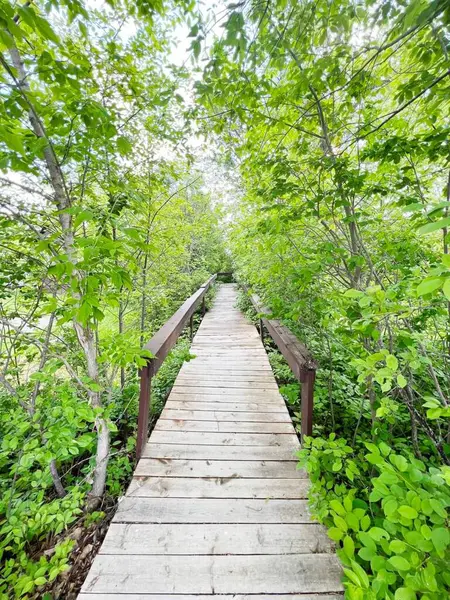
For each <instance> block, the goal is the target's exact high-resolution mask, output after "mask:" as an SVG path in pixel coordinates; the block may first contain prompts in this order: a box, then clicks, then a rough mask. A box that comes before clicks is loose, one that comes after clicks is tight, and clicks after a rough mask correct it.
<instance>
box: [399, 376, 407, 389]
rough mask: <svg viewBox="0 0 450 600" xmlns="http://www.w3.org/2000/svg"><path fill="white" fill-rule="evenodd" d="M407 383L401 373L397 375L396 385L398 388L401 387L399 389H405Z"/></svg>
mask: <svg viewBox="0 0 450 600" xmlns="http://www.w3.org/2000/svg"><path fill="white" fill-rule="evenodd" d="M407 383H408V382H407V381H406V379H405V377H404V376H403V375H402V374H401V373H399V374H398V375H397V384H398V386H399V387H401V388H404V387H406V384H407Z"/></svg>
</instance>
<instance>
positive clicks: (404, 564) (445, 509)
mask: <svg viewBox="0 0 450 600" xmlns="http://www.w3.org/2000/svg"><path fill="white" fill-rule="evenodd" d="M364 446H365V448H364V447H359V448H358V449H357V450H355V449H354V448H352V447H351V446H349V445H348V444H347V442H346V440H344V439H343V438H336V437H335V435H334V434H331V435H330V436H329V438H328V439H322V438H317V439H313V438H308V439H307V440H305V441H304V444H303V449H302V450H301V451H300V456H301V460H300V464H301V465H302V466H304V467H306V469H307V470H308V473H309V475H310V478H311V482H312V488H311V498H312V500H313V502H312V506H313V510H314V514H315V515H316V516H317V517H318V518H319V519H320V520H321V521H322V522H323V523H325V524H326V525H327V526H328V527H329V529H328V535H329V536H330V538H331V539H332V540H334V541H335V542H336V545H337V547H338V554H339V557H340V559H341V561H342V563H343V564H344V572H345V575H346V583H345V585H346V590H347V592H346V596H347V597H348V598H352V599H353V598H354V599H361V600H363V599H364V600H366V599H367V600H370V599H373V600H375V599H377V598H394V597H395V598H396V599H398V598H399V599H400V600H401V599H402V598H419V597H420V598H428V599H430V600H432V599H433V600H438V599H440V598H444V597H446V596H447V595H448V593H449V592H450V575H449V572H448V564H449V560H450V534H449V529H448V525H449V507H450V486H449V485H448V481H446V477H445V474H444V471H443V470H442V469H438V468H435V467H428V468H427V467H426V466H425V464H424V463H423V462H422V461H420V460H417V459H416V458H414V457H413V456H412V455H411V454H410V453H408V452H403V453H402V454H396V453H394V452H393V451H392V449H391V447H389V446H388V445H387V444H386V443H384V442H379V443H378V444H375V443H371V442H370V443H369V442H366V443H365V444H364ZM367 450H369V454H367V453H366V452H367Z"/></svg>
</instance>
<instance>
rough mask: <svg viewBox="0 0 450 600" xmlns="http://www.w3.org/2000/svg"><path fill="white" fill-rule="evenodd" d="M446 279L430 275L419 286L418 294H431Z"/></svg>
mask: <svg viewBox="0 0 450 600" xmlns="http://www.w3.org/2000/svg"><path fill="white" fill-rule="evenodd" d="M443 282H444V280H443V279H442V277H429V278H428V279H424V280H423V281H422V282H421V283H419V285H418V286H417V295H418V296H425V294H431V293H432V292H434V291H435V290H437V289H439V288H441V287H442V283H443Z"/></svg>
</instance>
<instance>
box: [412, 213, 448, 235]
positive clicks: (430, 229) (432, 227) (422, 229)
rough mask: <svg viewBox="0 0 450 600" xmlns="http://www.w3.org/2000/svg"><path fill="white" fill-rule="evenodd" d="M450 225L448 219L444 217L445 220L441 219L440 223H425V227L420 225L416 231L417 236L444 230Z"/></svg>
mask: <svg viewBox="0 0 450 600" xmlns="http://www.w3.org/2000/svg"><path fill="white" fill-rule="evenodd" d="M449 225H450V217H446V218H445V219H441V220H440V221H434V222H433V223H427V224H426V225H422V227H419V229H418V230H417V233H418V234H419V235H425V234H426V233H432V232H433V231H437V230H438V229H444V227H448V226H449Z"/></svg>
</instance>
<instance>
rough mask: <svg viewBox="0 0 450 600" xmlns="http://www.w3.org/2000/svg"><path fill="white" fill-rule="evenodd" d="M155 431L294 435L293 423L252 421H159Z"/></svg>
mask: <svg viewBox="0 0 450 600" xmlns="http://www.w3.org/2000/svg"><path fill="white" fill-rule="evenodd" d="M155 431H205V432H209V431H219V432H221V433H258V434H259V433H294V432H295V429H294V427H293V425H292V423H261V422H259V423H258V422H256V423H255V422H250V421H205V420H200V421H194V420H190V419H180V418H178V419H159V421H158V422H157V424H156V426H155Z"/></svg>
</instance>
